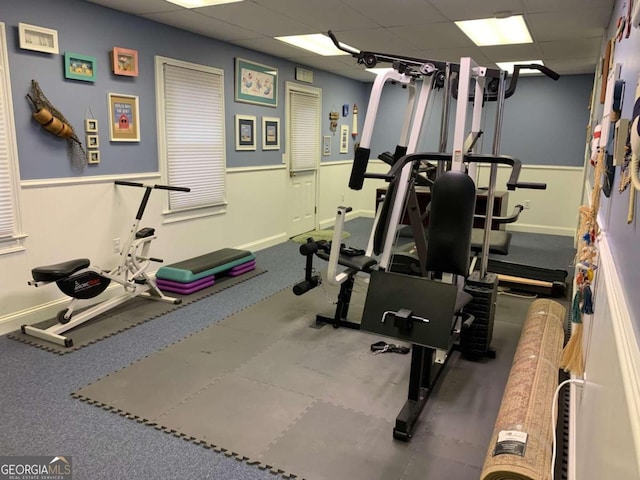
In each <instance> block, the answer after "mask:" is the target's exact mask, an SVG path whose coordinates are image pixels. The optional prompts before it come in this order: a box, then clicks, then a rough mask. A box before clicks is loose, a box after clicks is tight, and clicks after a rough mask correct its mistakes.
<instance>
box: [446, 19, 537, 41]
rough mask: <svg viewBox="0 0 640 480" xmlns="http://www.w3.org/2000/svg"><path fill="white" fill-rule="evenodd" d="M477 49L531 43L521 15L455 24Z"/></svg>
mask: <svg viewBox="0 0 640 480" xmlns="http://www.w3.org/2000/svg"><path fill="white" fill-rule="evenodd" d="M455 23H456V25H457V26H458V28H460V30H462V31H463V32H464V33H465V35H466V36H467V37H469V38H470V39H471V40H472V41H473V43H475V44H476V45H478V46H479V47H487V46H489V45H512V44H518V43H533V40H532V39H531V34H530V33H529V29H528V28H527V24H526V23H525V21H524V18H523V17H522V15H514V16H511V17H507V18H483V19H479V20H465V21H461V22H455Z"/></svg>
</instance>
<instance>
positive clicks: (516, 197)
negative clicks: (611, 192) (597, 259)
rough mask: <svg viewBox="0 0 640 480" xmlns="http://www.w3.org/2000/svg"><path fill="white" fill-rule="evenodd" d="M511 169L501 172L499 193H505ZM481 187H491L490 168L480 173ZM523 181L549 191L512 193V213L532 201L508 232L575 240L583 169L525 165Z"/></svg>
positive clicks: (510, 198) (522, 174)
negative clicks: (519, 205)
mask: <svg viewBox="0 0 640 480" xmlns="http://www.w3.org/2000/svg"><path fill="white" fill-rule="evenodd" d="M510 173H511V168H510V167H506V166H500V167H499V168H498V181H497V190H506V184H507V179H508V178H509V175H510ZM478 179H479V181H478V185H479V186H488V185H489V166H485V165H482V166H481V167H480V168H479V169H478ZM519 180H520V181H522V182H537V183H546V184H547V189H546V190H529V189H516V190H514V191H510V192H509V213H511V210H513V208H514V207H515V206H516V205H518V204H521V205H524V204H525V201H526V200H529V205H530V208H529V209H528V210H524V211H523V212H522V214H521V215H520V219H519V220H518V221H517V222H516V223H511V224H509V225H507V230H513V231H518V232H531V233H546V234H549V235H565V236H569V237H573V236H574V235H575V231H576V228H577V226H578V208H579V207H580V200H581V198H582V186H583V185H584V183H583V168H582V167H559V166H547V165H523V166H522V169H521V171H520V179H519Z"/></svg>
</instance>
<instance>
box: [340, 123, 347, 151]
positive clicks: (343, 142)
mask: <svg viewBox="0 0 640 480" xmlns="http://www.w3.org/2000/svg"><path fill="white" fill-rule="evenodd" d="M348 152H349V125H340V153H348Z"/></svg>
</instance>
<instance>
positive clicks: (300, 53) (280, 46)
mask: <svg viewBox="0 0 640 480" xmlns="http://www.w3.org/2000/svg"><path fill="white" fill-rule="evenodd" d="M233 44H234V45H238V46H241V47H244V48H248V49H251V50H256V51H258V52H263V53H268V54H269V55H273V56H276V57H280V58H290V57H316V56H317V55H316V54H315V53H313V52H309V51H307V50H303V49H301V48H297V47H294V46H293V45H289V44H288V43H284V42H281V41H280V40H276V39H274V38H271V37H265V36H260V37H258V38H248V39H241V40H235V41H234V42H233Z"/></svg>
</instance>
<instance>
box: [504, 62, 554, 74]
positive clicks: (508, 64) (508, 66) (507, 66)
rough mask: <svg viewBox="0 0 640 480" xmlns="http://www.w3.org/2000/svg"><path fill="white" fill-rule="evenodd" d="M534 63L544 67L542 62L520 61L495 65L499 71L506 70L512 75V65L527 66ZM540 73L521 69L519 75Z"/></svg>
mask: <svg viewBox="0 0 640 480" xmlns="http://www.w3.org/2000/svg"><path fill="white" fill-rule="evenodd" d="M532 63H535V64H537V65H544V63H543V62H542V60H522V61H519V62H496V65H497V66H498V68H499V69H500V70H506V71H507V72H509V73H513V66H514V65H529V64H532ZM539 73H541V72H540V71H539V70H532V69H530V68H521V69H520V75H535V74H539Z"/></svg>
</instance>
